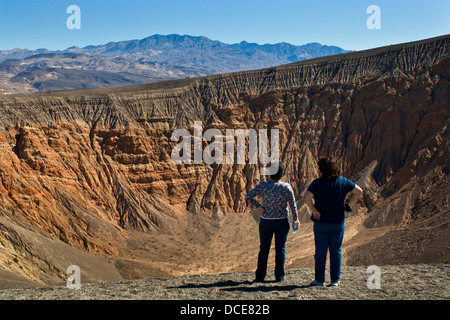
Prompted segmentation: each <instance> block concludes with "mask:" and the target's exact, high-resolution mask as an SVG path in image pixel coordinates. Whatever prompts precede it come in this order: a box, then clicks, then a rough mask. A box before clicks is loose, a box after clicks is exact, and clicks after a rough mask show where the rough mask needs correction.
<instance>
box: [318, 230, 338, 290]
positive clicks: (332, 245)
mask: <svg viewBox="0 0 450 320" xmlns="http://www.w3.org/2000/svg"><path fill="white" fill-rule="evenodd" d="M344 229H345V226H344V223H326V222H314V243H315V246H316V253H315V255H314V259H315V280H316V281H317V282H322V283H323V282H324V281H325V263H326V261H327V251H328V249H329V250H330V278H331V282H336V281H339V280H340V276H341V257H342V253H341V246H342V241H343V240H344Z"/></svg>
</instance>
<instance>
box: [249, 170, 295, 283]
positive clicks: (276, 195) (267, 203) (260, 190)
mask: <svg viewBox="0 0 450 320" xmlns="http://www.w3.org/2000/svg"><path fill="white" fill-rule="evenodd" d="M283 171H284V170H283V165H282V163H279V164H278V172H277V173H275V174H274V175H271V176H270V179H269V181H265V182H262V183H260V184H258V185H257V186H256V187H255V188H254V189H253V190H251V191H250V192H249V193H247V195H246V197H245V200H246V202H247V203H249V204H250V205H252V206H253V207H255V208H257V210H259V212H260V213H261V218H260V220H259V236H260V249H259V254H258V267H257V269H256V272H255V276H256V278H255V281H257V282H262V281H264V278H265V277H266V273H267V260H268V257H269V251H270V245H271V243H272V238H273V235H274V234H275V279H276V281H283V280H284V275H285V273H284V263H285V260H286V250H285V248H286V240H287V236H288V234H289V229H290V224H289V207H290V208H291V212H292V217H293V222H292V224H293V226H296V227H297V228H298V227H299V225H300V222H299V221H298V215H297V205H296V203H295V196H294V191H293V190H292V187H291V185H290V184H289V183H287V182H283V181H280V180H281V177H282V176H283ZM257 196H258V197H259V201H260V202H262V203H260V202H258V201H257V200H255V197H257Z"/></svg>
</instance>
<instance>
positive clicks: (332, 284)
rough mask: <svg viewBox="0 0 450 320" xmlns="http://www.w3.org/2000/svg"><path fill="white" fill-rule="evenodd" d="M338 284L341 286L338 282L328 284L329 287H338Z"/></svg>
mask: <svg viewBox="0 0 450 320" xmlns="http://www.w3.org/2000/svg"><path fill="white" fill-rule="evenodd" d="M340 284H341V282H340V281H339V280H338V281H335V282H332V283H330V285H329V287H339V285H340Z"/></svg>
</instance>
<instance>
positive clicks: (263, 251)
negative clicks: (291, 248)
mask: <svg viewBox="0 0 450 320" xmlns="http://www.w3.org/2000/svg"><path fill="white" fill-rule="evenodd" d="M289 229H290V227H289V219H287V218H286V219H277V220H268V219H262V218H261V219H260V221H259V238H260V247H259V254H258V268H257V269H256V272H255V276H256V280H258V281H263V280H264V278H265V277H266V272H267V260H268V258H269V252H270V245H271V243H272V237H273V235H274V234H275V279H276V280H277V281H281V280H283V279H284V262H285V260H286V250H285V248H286V240H287V236H288V234H289Z"/></svg>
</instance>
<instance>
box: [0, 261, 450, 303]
mask: <svg viewBox="0 0 450 320" xmlns="http://www.w3.org/2000/svg"><path fill="white" fill-rule="evenodd" d="M380 271H381V274H380V288H379V289H376V288H374V289H369V288H368V279H369V278H370V277H371V276H373V274H372V273H368V272H367V267H351V266H347V267H343V268H342V273H341V285H340V286H339V287H327V286H325V287H312V286H309V284H310V282H311V280H312V279H313V278H314V270H313V269H310V268H303V269H292V270H288V271H287V273H286V278H285V280H284V281H283V282H273V281H272V280H273V279H271V276H268V277H267V278H266V280H267V281H266V282H263V283H253V273H249V272H240V273H228V274H219V275H189V276H181V277H175V278H164V279H163V278H157V279H142V280H127V281H119V282H102V283H84V284H83V283H81V289H79V290H75V289H68V288H67V287H66V286H59V287H43V288H25V289H7V290H1V291H0V299H1V300H321V299H332V300H448V299H449V298H450V281H449V271H450V265H448V264H432V265H431V264H417V265H400V266H381V267H380ZM326 281H329V277H328V271H327V275H326ZM370 283H371V284H375V282H373V281H371V282H370ZM327 284H328V283H325V285H327Z"/></svg>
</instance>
